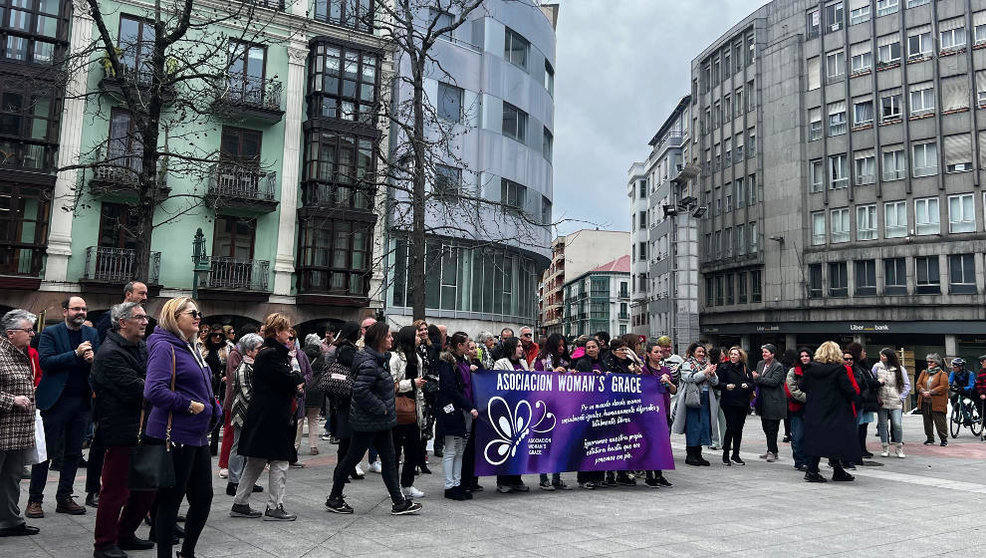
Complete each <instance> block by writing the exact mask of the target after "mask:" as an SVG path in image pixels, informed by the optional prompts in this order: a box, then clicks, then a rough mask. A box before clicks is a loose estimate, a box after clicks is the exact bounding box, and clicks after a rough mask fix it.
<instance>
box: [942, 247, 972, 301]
mask: <svg viewBox="0 0 986 558" xmlns="http://www.w3.org/2000/svg"><path fill="white" fill-rule="evenodd" d="M948 292H950V293H952V294H976V261H975V259H974V258H973V255H972V254H954V255H951V256H949V257H948Z"/></svg>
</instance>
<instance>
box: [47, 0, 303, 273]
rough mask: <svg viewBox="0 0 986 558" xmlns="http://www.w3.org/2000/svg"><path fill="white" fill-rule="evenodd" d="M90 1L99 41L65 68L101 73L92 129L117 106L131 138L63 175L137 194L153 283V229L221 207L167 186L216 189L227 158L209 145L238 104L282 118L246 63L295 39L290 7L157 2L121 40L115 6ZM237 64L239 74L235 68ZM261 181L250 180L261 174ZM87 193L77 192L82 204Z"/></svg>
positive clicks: (144, 266)
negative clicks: (76, 172) (179, 183)
mask: <svg viewBox="0 0 986 558" xmlns="http://www.w3.org/2000/svg"><path fill="white" fill-rule="evenodd" d="M85 2H86V6H85V8H87V9H88V11H89V15H90V16H91V17H92V19H93V22H94V24H95V29H96V34H95V36H94V38H93V41H92V43H91V44H89V45H87V46H86V47H84V48H81V49H79V50H77V51H75V52H73V53H71V54H70V55H69V56H68V57H67V59H66V61H65V64H64V65H63V69H64V70H65V72H66V74H67V75H69V76H71V75H73V74H74V73H75V72H82V73H83V75H91V74H92V73H94V72H101V73H102V77H101V80H100V82H99V83H100V85H99V88H98V89H96V90H93V89H87V90H85V91H82V92H80V93H78V94H76V95H77V96H76V97H75V98H79V97H82V98H85V100H86V102H87V105H88V107H89V108H90V110H89V111H88V114H89V115H90V118H91V120H90V123H92V124H95V123H96V122H97V121H101V122H111V111H112V106H111V104H115V105H116V106H119V107H121V108H123V109H125V111H126V112H127V118H128V119H129V122H128V123H127V124H128V129H127V130H126V131H124V132H123V133H122V134H117V137H115V138H114V137H112V136H113V131H112V130H111V139H109V140H107V141H106V142H105V143H100V144H97V145H94V146H91V147H90V148H89V149H87V150H84V151H83V152H82V153H81V154H80V158H79V161H78V162H77V163H75V164H73V165H70V166H67V167H63V168H61V169H59V170H68V169H82V170H83V171H84V172H83V173H82V177H81V182H83V183H85V180H86V178H85V177H86V173H87V172H88V173H90V174H92V176H94V177H107V178H110V179H112V180H111V181H114V180H115V181H116V182H119V183H122V184H123V185H124V187H125V189H126V190H127V191H128V193H130V195H131V201H128V202H127V205H128V206H129V210H130V218H131V219H130V221H131V224H129V225H128V226H127V227H128V230H127V231H126V232H127V236H128V237H130V238H132V239H133V242H134V244H135V245H136V250H135V252H136V255H135V261H134V262H133V279H139V280H144V281H146V280H148V278H149V277H148V275H149V271H150V270H149V260H150V248H151V238H152V233H153V231H154V229H155V228H156V227H159V226H161V225H162V224H165V223H168V222H171V221H174V220H175V219H177V218H178V217H179V216H181V215H182V214H184V213H187V212H188V211H189V210H191V209H194V208H196V207H200V206H201V205H202V204H203V201H210V203H212V204H213V205H214V206H215V205H217V204H218V203H219V200H218V199H217V198H216V196H215V195H214V194H215V193H213V195H210V193H209V192H208V186H201V187H200V186H196V187H195V188H194V189H193V190H190V191H182V192H175V193H172V191H171V189H170V188H169V187H168V184H167V179H168V178H171V179H175V178H187V179H190V182H192V183H196V184H207V180H203V179H205V178H207V177H208V176H209V173H210V171H212V172H216V171H214V170H213V168H214V166H215V165H217V164H219V162H220V150H218V149H209V148H205V147H202V145H203V144H204V143H205V142H206V140H207V139H208V138H209V135H210V134H212V133H216V132H217V131H218V129H219V127H220V124H221V122H222V121H224V120H225V121H231V120H232V121H235V119H236V118H237V106H238V105H243V104H252V105H257V104H260V105H263V106H265V107H266V108H267V109H268V110H269V111H271V112H278V111H280V97H281V90H280V88H279V86H277V85H278V84H276V82H275V81H274V80H273V79H268V80H266V82H265V81H263V80H258V79H257V78H255V77H254V76H250V75H248V73H247V70H246V66H245V63H246V60H247V57H248V56H249V53H248V50H249V49H250V45H259V46H264V45H270V44H273V43H276V42H284V41H287V40H289V39H290V36H289V35H290V34H289V31H291V30H288V29H285V28H284V27H283V26H277V25H276V23H275V14H276V13H277V11H278V10H283V8H284V3H283V0H255V1H244V2H229V3H226V4H217V3H212V2H210V3H206V2H201V1H194V0H155V1H154V5H153V9H148V10H146V12H145V13H139V12H140V10H139V9H138V10H137V12H138V13H136V14H133V15H136V16H138V17H142V18H143V19H141V20H140V22H139V24H135V25H137V27H136V32H135V33H130V32H126V33H125V32H124V27H123V25H122V24H121V26H120V29H121V33H120V36H117V35H116V34H115V33H114V32H111V30H110V26H109V24H108V22H109V21H110V18H111V17H112V16H113V14H110V13H107V12H106V11H105V7H106V4H105V3H103V2H99V1H98V0H85ZM76 9H79V7H77V8H76ZM293 31H294V32H298V31H299V30H298V29H294V30H293ZM237 63H239V64H240V67H234V64H237ZM274 77H275V78H276V76H274ZM258 81H259V82H258ZM108 101H112V103H109V102H108ZM260 163H261V162H260V161H259V160H256V161H252V162H251V163H250V164H251V165H253V166H259V165H260ZM224 164H228V165H230V168H229V169H227V173H231V176H233V178H232V180H234V181H235V180H237V178H236V177H242V175H241V174H238V171H237V169H235V168H233V167H235V166H236V165H237V162H236V161H229V162H228V163H224ZM252 176H253V178H250V179H249V180H256V177H257V176H258V175H257V173H255V174H254V175H252ZM261 176H262V174H261ZM83 191H84V188H82V187H80V188H77V190H76V200H77V204H78V203H79V200H80V199H81V198H82V196H81V194H82V192H83ZM133 197H135V198H136V199H135V201H134V200H133V199H132V198H133ZM165 202H169V203H167V204H165ZM289 209H292V208H289ZM155 219H157V221H155Z"/></svg>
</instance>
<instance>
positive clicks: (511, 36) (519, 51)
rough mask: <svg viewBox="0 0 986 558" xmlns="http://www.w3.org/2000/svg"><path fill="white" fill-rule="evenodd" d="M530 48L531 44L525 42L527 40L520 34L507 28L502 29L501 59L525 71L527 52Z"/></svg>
mask: <svg viewBox="0 0 986 558" xmlns="http://www.w3.org/2000/svg"><path fill="white" fill-rule="evenodd" d="M530 48H531V43H529V42H527V39H525V38H524V37H523V36H521V35H520V33H517V32H516V31H514V30H513V29H511V28H509V27H506V28H505V29H504V38H503V57H504V58H506V59H507V61H508V62H510V63H511V64H513V65H514V66H517V67H518V68H521V69H523V70H527V52H528V51H529V50H530Z"/></svg>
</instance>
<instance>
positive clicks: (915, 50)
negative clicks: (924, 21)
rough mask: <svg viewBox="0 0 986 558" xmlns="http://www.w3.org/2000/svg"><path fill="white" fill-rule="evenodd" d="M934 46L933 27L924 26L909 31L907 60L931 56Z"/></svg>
mask: <svg viewBox="0 0 986 558" xmlns="http://www.w3.org/2000/svg"><path fill="white" fill-rule="evenodd" d="M933 49H934V45H933V43H932V41H931V26H930V25H922V26H921V27H914V28H912V29H908V30H907V59H908V60H912V59H918V58H924V57H925V56H930V55H931V51H932V50H933Z"/></svg>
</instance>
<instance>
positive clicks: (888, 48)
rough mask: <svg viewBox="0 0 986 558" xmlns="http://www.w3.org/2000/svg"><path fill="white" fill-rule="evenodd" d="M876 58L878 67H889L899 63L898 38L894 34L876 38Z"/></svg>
mask: <svg viewBox="0 0 986 558" xmlns="http://www.w3.org/2000/svg"><path fill="white" fill-rule="evenodd" d="M876 56H877V64H878V65H879V66H889V65H892V64H896V63H898V62H900V37H899V36H898V35H897V34H896V33H895V34H893V35H884V36H882V37H879V38H877V40H876Z"/></svg>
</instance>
